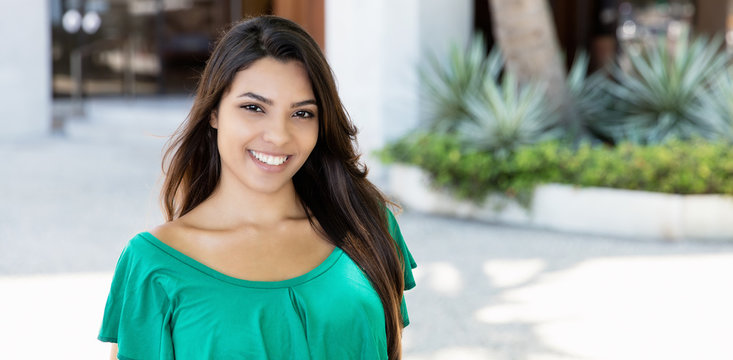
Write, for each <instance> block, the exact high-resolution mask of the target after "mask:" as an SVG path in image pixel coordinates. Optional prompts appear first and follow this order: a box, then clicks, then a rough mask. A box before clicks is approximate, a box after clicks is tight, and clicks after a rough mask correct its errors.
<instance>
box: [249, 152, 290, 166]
mask: <svg viewBox="0 0 733 360" xmlns="http://www.w3.org/2000/svg"><path fill="white" fill-rule="evenodd" d="M249 153H250V154H252V157H254V158H255V159H257V161H259V162H261V163H263V164H266V165H270V166H279V165H282V164H284V163H285V162H286V161H287V160H288V158H290V156H289V155H272V154H266V153H262V152H258V151H254V150H249Z"/></svg>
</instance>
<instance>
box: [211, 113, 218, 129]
mask: <svg viewBox="0 0 733 360" xmlns="http://www.w3.org/2000/svg"><path fill="white" fill-rule="evenodd" d="M209 125H211V127H213V128H214V129H218V128H219V118H218V117H217V113H216V110H214V111H212V112H211V115H210V116H209Z"/></svg>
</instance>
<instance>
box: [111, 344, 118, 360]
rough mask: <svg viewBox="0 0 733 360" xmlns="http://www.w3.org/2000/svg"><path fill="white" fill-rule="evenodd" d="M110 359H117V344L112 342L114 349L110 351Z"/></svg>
mask: <svg viewBox="0 0 733 360" xmlns="http://www.w3.org/2000/svg"><path fill="white" fill-rule="evenodd" d="M109 358H110V360H117V344H112V349H111V351H110V352H109Z"/></svg>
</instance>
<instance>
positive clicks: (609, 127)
mask: <svg viewBox="0 0 733 360" xmlns="http://www.w3.org/2000/svg"><path fill="white" fill-rule="evenodd" d="M720 45H721V39H720V38H713V39H712V40H710V41H708V40H707V39H706V38H697V39H695V40H692V41H688V40H687V39H686V38H682V39H680V41H679V42H678V43H677V44H676V45H675V46H674V48H671V47H670V46H668V45H667V43H666V41H664V40H660V41H659V42H658V43H657V44H656V46H651V47H646V48H643V49H642V50H641V51H637V52H634V51H633V49H627V50H628V51H627V54H628V57H629V62H630V69H629V70H628V71H623V70H622V69H621V67H620V66H616V67H615V69H614V71H613V75H614V79H615V80H616V82H615V83H611V84H610V85H609V86H608V90H609V93H610V95H611V96H612V100H613V101H614V104H615V106H614V108H615V110H617V111H618V114H619V115H620V116H619V117H617V118H607V119H606V120H605V121H603V123H602V124H601V126H599V127H600V128H603V129H604V130H605V131H606V132H607V134H608V136H610V137H611V138H613V139H615V140H617V141H618V140H630V141H633V142H639V143H659V142H664V141H666V140H669V139H671V138H681V139H685V138H690V137H706V138H709V137H713V136H715V134H716V129H717V128H719V125H718V124H716V120H715V119H711V118H704V117H701V116H697V115H696V113H695V112H696V111H697V109H698V108H699V106H700V104H701V103H702V102H705V100H703V98H704V97H705V96H709V92H708V91H707V89H708V88H709V87H710V85H711V83H712V82H713V80H714V79H715V77H716V76H718V75H719V74H721V73H722V72H723V71H724V69H725V65H726V62H727V61H728V59H729V56H728V55H727V54H726V53H723V52H720V51H719V49H720Z"/></svg>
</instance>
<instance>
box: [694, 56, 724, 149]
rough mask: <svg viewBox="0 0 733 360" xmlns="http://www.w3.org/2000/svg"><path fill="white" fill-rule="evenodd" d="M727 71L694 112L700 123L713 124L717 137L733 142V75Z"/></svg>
mask: <svg viewBox="0 0 733 360" xmlns="http://www.w3.org/2000/svg"><path fill="white" fill-rule="evenodd" d="M731 71H732V69H727V70H726V71H724V72H723V73H721V74H720V76H718V78H717V79H716V80H715V81H714V83H713V84H712V86H711V87H710V90H709V94H708V95H707V96H703V97H701V101H700V104H699V105H698V106H695V108H694V109H693V112H694V114H695V116H697V117H698V118H700V119H701V120H700V121H708V122H711V123H713V124H714V125H715V126H716V128H715V132H716V137H718V138H719V139H722V140H725V141H728V142H733V73H731Z"/></svg>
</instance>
